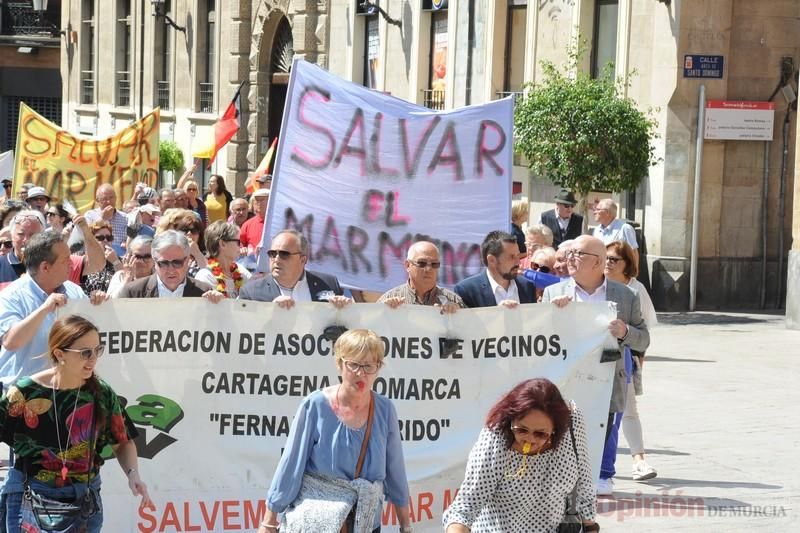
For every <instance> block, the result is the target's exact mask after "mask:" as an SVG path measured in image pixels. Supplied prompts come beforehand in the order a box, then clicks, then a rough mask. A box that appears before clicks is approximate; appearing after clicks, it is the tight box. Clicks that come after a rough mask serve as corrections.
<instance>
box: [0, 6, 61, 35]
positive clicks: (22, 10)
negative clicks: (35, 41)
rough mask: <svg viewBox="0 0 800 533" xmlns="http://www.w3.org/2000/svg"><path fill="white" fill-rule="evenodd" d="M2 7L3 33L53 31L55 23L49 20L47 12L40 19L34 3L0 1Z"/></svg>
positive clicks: (28, 33)
mask: <svg viewBox="0 0 800 533" xmlns="http://www.w3.org/2000/svg"><path fill="white" fill-rule="evenodd" d="M0 9H2V15H0V18H2V21H3V26H2V28H0V34H2V35H37V34H41V33H48V34H50V33H52V30H53V25H52V24H51V23H50V21H48V20H47V18H46V17H47V14H45V16H44V17H42V18H41V19H39V17H38V16H37V15H36V12H35V11H34V10H33V4H32V3H31V2H30V1H28V2H0Z"/></svg>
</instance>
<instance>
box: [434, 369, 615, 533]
mask: <svg viewBox="0 0 800 533" xmlns="http://www.w3.org/2000/svg"><path fill="white" fill-rule="evenodd" d="M573 491H574V494H575V495H576V501H575V507H576V508H577V510H578V511H579V513H580V516H581V518H582V520H583V531H599V529H600V526H598V525H597V524H596V523H595V522H594V516H595V512H596V509H595V494H594V484H593V483H592V475H591V468H590V466H589V456H588V452H587V451H586V424H585V423H584V420H583V416H582V415H581V413H580V411H578V410H577V409H576V408H575V406H574V405H568V404H567V402H565V401H564V399H563V398H562V397H561V393H560V392H559V390H558V387H556V386H555V385H554V384H553V383H552V382H551V381H549V380H547V379H544V378H537V379H529V380H527V381H523V382H522V383H520V384H519V385H517V386H516V387H514V388H513V389H511V391H509V392H508V393H506V395H505V396H503V397H502V398H501V399H500V400H499V401H498V402H497V403H496V404H495V405H494V406H493V407H492V409H491V410H490V411H489V415H488V416H487V417H486V425H485V426H484V428H483V430H482V431H481V434H480V437H478V442H476V443H475V445H474V446H473V447H472V451H471V452H470V454H469V461H468V462H467V471H466V473H465V475H464V481H463V482H462V483H461V488H460V489H459V491H458V495H457V496H456V499H455V500H453V503H452V504H451V505H450V507H449V508H448V509H447V511H445V514H444V517H443V519H442V520H443V523H444V527H445V531H446V533H466V532H468V531H503V532H504V533H514V532H520V533H524V532H530V531H556V530H557V529H558V527H559V524H560V523H561V521H562V519H563V518H564V515H565V512H566V509H567V506H568V503H569V501H568V500H571V499H572V494H573Z"/></svg>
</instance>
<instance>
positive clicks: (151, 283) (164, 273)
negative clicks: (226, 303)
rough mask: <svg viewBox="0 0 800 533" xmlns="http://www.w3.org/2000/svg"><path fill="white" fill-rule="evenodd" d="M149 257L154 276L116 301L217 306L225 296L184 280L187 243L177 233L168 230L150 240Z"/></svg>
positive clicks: (136, 283)
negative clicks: (170, 301)
mask: <svg viewBox="0 0 800 533" xmlns="http://www.w3.org/2000/svg"><path fill="white" fill-rule="evenodd" d="M151 250H152V251H151V253H152V254H153V260H154V262H155V273H154V274H152V275H150V276H147V277H146V278H141V279H138V280H136V281H132V282H131V283H128V284H127V285H125V287H123V289H122V291H121V292H120V294H119V298H193V297H195V298H196V297H203V298H206V299H207V300H211V301H212V302H214V303H216V302H219V301H221V300H222V299H223V298H224V297H225V295H224V294H222V293H221V292H219V291H215V290H213V289H212V288H211V287H210V286H209V285H206V284H205V283H203V282H200V281H196V280H195V279H193V278H191V277H189V276H187V273H188V271H189V240H188V239H187V238H186V235H184V234H183V233H181V232H179V231H175V230H167V231H165V232H163V233H159V234H158V235H156V236H155V237H154V238H153V244H152V245H151Z"/></svg>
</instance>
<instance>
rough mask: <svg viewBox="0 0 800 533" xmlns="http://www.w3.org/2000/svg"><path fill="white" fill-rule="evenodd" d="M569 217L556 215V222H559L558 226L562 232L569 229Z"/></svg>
mask: <svg viewBox="0 0 800 533" xmlns="http://www.w3.org/2000/svg"><path fill="white" fill-rule="evenodd" d="M569 219H570V217H567V218H561V217H560V216H558V215H556V222H558V227H559V228H561V232H562V233H563V232H565V231H567V226H569Z"/></svg>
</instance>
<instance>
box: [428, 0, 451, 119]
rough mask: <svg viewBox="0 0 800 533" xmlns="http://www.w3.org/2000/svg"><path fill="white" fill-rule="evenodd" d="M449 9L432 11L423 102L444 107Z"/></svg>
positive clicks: (436, 107)
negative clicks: (429, 52)
mask: <svg viewBox="0 0 800 533" xmlns="http://www.w3.org/2000/svg"><path fill="white" fill-rule="evenodd" d="M446 79H447V11H433V12H431V55H430V72H429V81H428V89H427V90H425V98H424V101H423V104H424V105H425V107H429V108H431V109H444V96H445V92H446V91H447V81H446Z"/></svg>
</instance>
